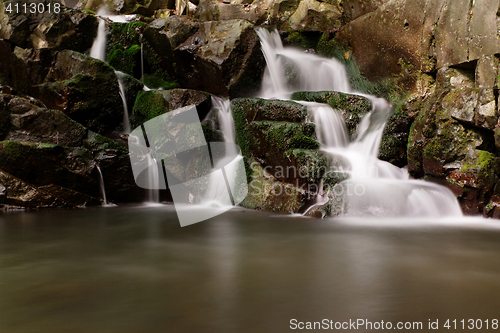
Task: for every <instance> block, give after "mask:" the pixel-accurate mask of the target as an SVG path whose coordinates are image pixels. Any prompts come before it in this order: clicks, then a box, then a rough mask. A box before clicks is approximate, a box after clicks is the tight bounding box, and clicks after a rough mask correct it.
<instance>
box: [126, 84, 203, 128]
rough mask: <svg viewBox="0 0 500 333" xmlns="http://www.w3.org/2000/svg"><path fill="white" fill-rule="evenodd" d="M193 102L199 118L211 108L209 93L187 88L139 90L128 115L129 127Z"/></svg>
mask: <svg viewBox="0 0 500 333" xmlns="http://www.w3.org/2000/svg"><path fill="white" fill-rule="evenodd" d="M193 104H194V105H195V106H196V109H197V111H198V116H199V117H200V120H203V119H204V118H205V117H206V115H207V114H208V112H209V111H210V109H211V108H212V100H211V96H210V94H208V93H206V92H203V91H197V90H189V89H172V90H165V91H153V90H151V91H145V92H141V93H139V94H138V95H137V99H136V101H135V104H134V108H133V110H132V115H131V117H130V125H131V128H135V127H137V126H140V125H141V124H143V123H144V122H146V121H148V120H150V119H153V118H155V117H157V116H159V115H161V114H163V113H165V112H169V111H173V110H175V109H178V108H181V107H184V106H188V105H193Z"/></svg>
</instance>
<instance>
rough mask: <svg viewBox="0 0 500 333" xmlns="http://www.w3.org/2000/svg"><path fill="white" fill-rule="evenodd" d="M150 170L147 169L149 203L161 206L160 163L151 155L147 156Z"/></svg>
mask: <svg viewBox="0 0 500 333" xmlns="http://www.w3.org/2000/svg"><path fill="white" fill-rule="evenodd" d="M146 159H147V163H148V168H147V181H146V182H147V188H148V197H147V203H149V204H159V203H160V176H159V172H158V162H157V161H156V159H155V158H154V157H152V156H151V154H147V155H146Z"/></svg>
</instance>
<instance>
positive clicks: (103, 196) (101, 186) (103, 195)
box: [96, 164, 108, 206]
mask: <svg viewBox="0 0 500 333" xmlns="http://www.w3.org/2000/svg"><path fill="white" fill-rule="evenodd" d="M96 166H97V171H99V185H100V188H101V194H102V199H103V200H104V206H107V205H108V200H107V199H106V188H105V187H104V177H103V176H102V171H101V167H100V166H99V164H96Z"/></svg>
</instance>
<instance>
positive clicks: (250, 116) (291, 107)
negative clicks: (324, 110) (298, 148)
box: [231, 98, 308, 123]
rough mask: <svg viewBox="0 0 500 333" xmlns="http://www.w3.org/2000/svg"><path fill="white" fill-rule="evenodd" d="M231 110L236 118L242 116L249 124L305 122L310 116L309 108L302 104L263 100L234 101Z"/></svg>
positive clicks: (245, 99)
mask: <svg viewBox="0 0 500 333" xmlns="http://www.w3.org/2000/svg"><path fill="white" fill-rule="evenodd" d="M231 110H232V112H233V115H235V116H236V114H238V117H239V116H240V115H239V114H241V116H242V117H243V118H244V119H245V120H246V122H247V123H250V122H252V121H262V120H272V121H288V122H304V121H305V120H306V119H307V116H308V111H307V107H306V106H304V105H302V104H299V103H295V102H292V101H282V100H268V99H261V98H236V99H233V100H232V101H231Z"/></svg>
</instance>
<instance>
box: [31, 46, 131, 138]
mask: <svg viewBox="0 0 500 333" xmlns="http://www.w3.org/2000/svg"><path fill="white" fill-rule="evenodd" d="M102 87H106V89H102ZM32 91H33V95H34V96H35V97H37V98H39V99H40V100H41V101H42V102H43V103H44V104H45V105H46V106H47V107H48V108H51V109H56V110H61V111H63V112H64V113H65V114H67V115H68V116H69V117H70V118H71V119H73V120H75V121H77V122H79V123H80V124H82V125H84V126H85V127H87V128H89V129H91V130H93V131H95V132H98V133H108V132H111V131H113V130H115V129H117V128H120V125H121V124H122V121H123V104H122V99H121V97H120V92H119V87H118V80H117V78H116V74H115V71H114V70H113V68H111V67H110V66H109V65H107V64H106V63H104V62H102V61H100V60H97V59H94V58H91V57H89V56H86V55H84V54H81V53H78V52H75V51H70V50H64V51H61V52H59V53H58V54H57V57H56V60H55V63H54V65H53V66H52V68H51V69H50V71H49V73H48V75H47V77H46V79H45V83H42V84H39V85H37V86H35V87H33V88H32Z"/></svg>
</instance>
